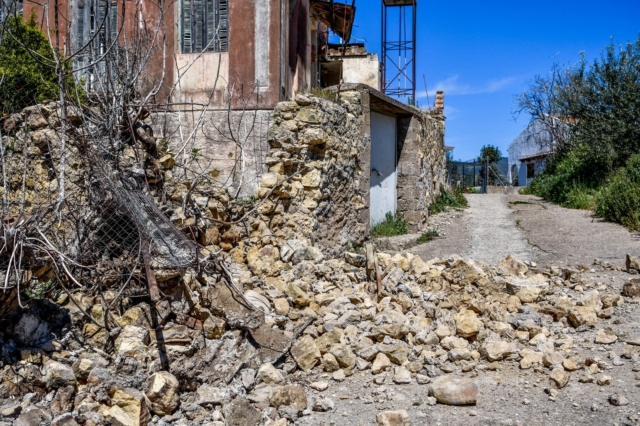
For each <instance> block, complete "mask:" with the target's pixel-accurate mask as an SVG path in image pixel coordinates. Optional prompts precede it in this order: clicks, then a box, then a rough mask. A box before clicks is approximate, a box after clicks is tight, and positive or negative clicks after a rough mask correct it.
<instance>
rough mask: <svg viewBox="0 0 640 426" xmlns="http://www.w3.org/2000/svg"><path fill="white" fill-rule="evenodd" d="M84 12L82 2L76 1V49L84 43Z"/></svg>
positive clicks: (81, 0)
mask: <svg viewBox="0 0 640 426" xmlns="http://www.w3.org/2000/svg"><path fill="white" fill-rule="evenodd" d="M85 11H86V9H85V7H84V1H83V0H80V1H78V9H77V12H76V37H75V39H76V49H80V48H81V47H82V46H84V43H85V34H84V32H85V20H86V19H85Z"/></svg>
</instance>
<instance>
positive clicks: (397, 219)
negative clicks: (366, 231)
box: [371, 212, 408, 237]
mask: <svg viewBox="0 0 640 426" xmlns="http://www.w3.org/2000/svg"><path fill="white" fill-rule="evenodd" d="M407 232H408V227H407V221H406V219H405V218H403V217H402V215H399V214H396V215H392V214H391V213H389V212H387V214H386V215H385V217H384V220H383V221H382V222H380V223H377V224H375V225H373V226H372V227H371V235H373V236H375V237H395V236H397V235H405V234H406V233H407Z"/></svg>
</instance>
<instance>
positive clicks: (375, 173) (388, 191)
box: [369, 111, 397, 225]
mask: <svg viewBox="0 0 640 426" xmlns="http://www.w3.org/2000/svg"><path fill="white" fill-rule="evenodd" d="M396 132H397V130H396V119H395V117H390V116H388V115H382V114H379V113H377V112H373V111H371V194H370V197H371V198H370V199H371V209H370V216H369V217H370V223H371V224H372V225H374V224H376V223H380V222H382V221H383V220H384V216H385V214H386V213H387V212H390V213H391V214H394V213H395V212H396V180H397V175H396V151H397V148H396Z"/></svg>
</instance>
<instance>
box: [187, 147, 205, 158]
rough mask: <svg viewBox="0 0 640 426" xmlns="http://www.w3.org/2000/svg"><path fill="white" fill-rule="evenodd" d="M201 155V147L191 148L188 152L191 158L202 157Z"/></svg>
mask: <svg viewBox="0 0 640 426" xmlns="http://www.w3.org/2000/svg"><path fill="white" fill-rule="evenodd" d="M202 155H203V154H202V148H193V149H192V150H191V152H190V153H189V156H190V157H191V159H192V160H197V159H198V158H199V157H202Z"/></svg>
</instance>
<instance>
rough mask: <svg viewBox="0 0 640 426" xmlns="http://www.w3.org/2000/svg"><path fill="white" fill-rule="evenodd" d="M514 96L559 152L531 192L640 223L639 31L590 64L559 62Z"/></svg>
mask: <svg viewBox="0 0 640 426" xmlns="http://www.w3.org/2000/svg"><path fill="white" fill-rule="evenodd" d="M517 103H518V105H519V107H520V111H519V112H525V113H528V114H530V115H531V116H532V118H533V119H538V120H540V121H541V122H542V123H543V124H544V125H545V126H546V127H547V130H549V131H550V132H551V133H552V135H553V137H554V141H555V144H554V148H555V154H554V158H553V159H552V161H551V163H550V165H548V167H547V170H545V172H544V173H542V174H541V175H539V176H537V177H536V179H534V181H533V183H532V185H531V186H530V188H529V191H530V192H531V193H533V194H536V195H539V196H542V197H544V198H546V199H549V200H552V201H554V202H557V203H560V204H562V205H564V206H566V207H573V208H585V209H592V210H595V212H596V214H597V215H599V216H601V217H604V218H605V219H608V220H611V221H614V222H618V223H622V224H624V225H625V226H627V227H629V228H631V229H640V178H639V177H638V176H640V175H639V172H638V171H639V170H640V157H639V156H640V38H639V39H638V40H636V41H635V43H627V44H625V45H623V46H616V45H614V44H613V43H611V44H609V45H608V46H607V47H606V49H604V50H603V52H602V53H601V55H600V56H599V58H597V59H596V60H594V62H593V63H592V64H590V65H589V64H588V63H587V61H586V60H585V58H584V55H583V56H582V58H581V60H580V61H579V62H578V63H576V64H574V65H570V66H567V67H561V66H559V65H557V64H556V65H554V66H553V68H552V70H551V73H550V74H549V76H547V77H540V76H538V77H536V78H535V79H534V80H533V82H532V83H531V85H530V86H529V88H528V90H527V91H525V92H524V93H523V94H522V95H520V96H518V97H517ZM558 123H562V124H561V125H558Z"/></svg>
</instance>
